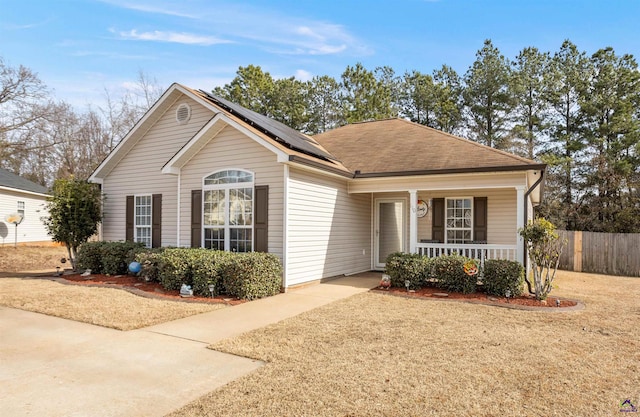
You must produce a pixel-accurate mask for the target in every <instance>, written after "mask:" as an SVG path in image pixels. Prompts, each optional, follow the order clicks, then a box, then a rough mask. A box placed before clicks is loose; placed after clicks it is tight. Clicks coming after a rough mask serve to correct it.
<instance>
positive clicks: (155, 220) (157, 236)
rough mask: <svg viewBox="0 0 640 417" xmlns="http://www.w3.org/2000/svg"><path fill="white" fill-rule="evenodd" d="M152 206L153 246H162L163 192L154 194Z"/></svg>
mask: <svg viewBox="0 0 640 417" xmlns="http://www.w3.org/2000/svg"><path fill="white" fill-rule="evenodd" d="M152 198H153V202H152V203H151V206H152V208H153V212H152V213H151V247H152V248H159V247H160V246H162V194H154V195H153V197H152Z"/></svg>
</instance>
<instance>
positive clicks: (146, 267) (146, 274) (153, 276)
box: [136, 248, 165, 282]
mask: <svg viewBox="0 0 640 417" xmlns="http://www.w3.org/2000/svg"><path fill="white" fill-rule="evenodd" d="M164 250H165V248H154V249H147V250H145V251H144V252H140V253H138V254H137V255H136V261H137V262H139V263H140V266H141V267H142V270H141V271H140V276H141V277H143V278H144V279H145V280H146V281H154V282H160V261H161V260H162V252H164Z"/></svg>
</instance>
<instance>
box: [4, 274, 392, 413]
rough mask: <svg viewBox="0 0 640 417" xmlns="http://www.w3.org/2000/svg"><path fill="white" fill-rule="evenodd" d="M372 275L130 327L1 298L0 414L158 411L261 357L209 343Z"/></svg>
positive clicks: (376, 277)
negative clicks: (26, 307) (8, 303)
mask: <svg viewBox="0 0 640 417" xmlns="http://www.w3.org/2000/svg"><path fill="white" fill-rule="evenodd" d="M379 282H380V274H375V273H366V274H360V275H359V276H355V277H346V278H340V279H337V280H333V281H329V282H327V283H323V284H318V285H312V286H309V287H306V288H301V289H298V290H293V291H289V292H287V293H286V294H279V295H276V296H275V297H269V298H266V299H262V300H257V301H253V302H250V303H245V304H241V305H238V306H234V307H229V308H224V309H220V310H216V311H212V312H209V313H204V314H200V315H197V316H192V317H187V318H185V319H180V320H176V321H174V322H169V323H164V324H160V325H157V326H151V327H147V328H144V329H139V330H133V331H129V332H122V331H119V330H112V329H107V328H103V327H98V326H93V325H89V324H84V323H78V322H74V321H70V320H66V319H60V318H57V317H51V316H46V315H43V314H38V313H31V312H27V311H22V310H16V309H11V308H5V307H0V415H2V416H11V417H20V416H48V417H49V416H51V417H52V416H65V417H68V416H92V417H95V416H163V415H165V414H167V413H169V412H171V411H173V410H175V409H177V408H180V407H182V406H183V405H185V404H187V403H189V402H191V401H193V400H195V399H197V398H199V397H200V396H202V395H204V394H206V393H208V392H211V391H213V390H215V389H216V388H218V387H220V386H222V385H225V384H226V383H228V382H230V381H232V380H234V379H236V378H239V377H241V376H243V375H246V374H247V373H250V372H252V371H254V370H256V369H258V368H259V367H260V366H262V365H263V364H262V362H260V361H256V360H251V359H247V358H242V357H238V356H234V355H229V354H225V353H220V352H216V351H213V350H210V349H206V346H207V345H209V344H210V343H212V342H215V341H217V340H221V339H224V338H227V337H233V336H235V335H237V334H240V333H243V332H245V331H249V330H253V329H256V328H259V327H263V326H266V325H268V324H271V323H275V322H277V321H280V320H282V319H284V318H287V317H292V316H295V315H297V314H300V313H302V312H304V311H308V310H311V309H313V308H316V307H319V306H321V305H324V304H328V303H330V302H333V301H335V300H339V299H341V298H346V297H349V296H351V295H354V294H357V293H359V292H363V291H367V290H368V289H369V288H372V287H374V286H376V285H377V284H378V283H379Z"/></svg>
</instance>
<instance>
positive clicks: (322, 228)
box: [90, 84, 545, 288]
mask: <svg viewBox="0 0 640 417" xmlns="http://www.w3.org/2000/svg"><path fill="white" fill-rule="evenodd" d="M544 170H545V165H544V164H540V163H538V162H535V161H531V160H528V159H525V158H521V157H519V156H515V155H512V154H509V153H506V152H502V151H499V150H496V149H493V148H489V147H486V146H483V145H480V144H478V143H475V142H472V141H469V140H466V139H462V138H458V137H455V136H452V135H449V134H446V133H443V132H440V131H438V130H435V129H431V128H429V127H425V126H422V125H418V124H415V123H411V122H408V121H405V120H400V119H390V120H381V121H371V122H363V123H356V124H351V125H347V126H344V127H340V128H337V129H335V130H332V131H329V132H326V133H323V134H320V135H317V136H315V137H310V136H307V135H304V134H302V133H300V132H298V131H296V130H293V129H291V128H289V127H287V126H285V125H283V124H282V123H279V122H276V121H274V120H272V119H270V118H268V117H265V116H263V115H260V114H257V113H255V112H253V111H250V110H247V109H245V108H243V107H241V106H238V105H237V104H234V103H231V102H229V101H227V100H224V99H222V98H219V97H216V96H214V95H212V94H210V93H207V92H205V91H201V90H200V91H197V90H193V89H190V88H187V87H185V86H182V85H179V84H173V85H172V86H171V87H170V88H169V89H168V90H167V91H166V92H165V93H164V94H163V95H162V97H161V98H160V99H159V100H158V102H157V103H155V105H154V106H153V107H152V108H151V109H150V110H149V111H148V112H147V113H146V114H145V115H144V117H143V118H142V119H141V120H140V121H139V122H138V123H137V124H136V125H135V127H134V128H133V129H132V130H131V131H130V132H129V134H128V135H127V136H126V137H125V138H124V139H123V140H122V141H121V142H120V144H119V145H118V146H117V147H116V148H115V149H114V151H113V152H112V153H111V154H110V155H109V156H108V157H107V158H106V159H105V160H104V161H103V162H102V163H101V164H100V166H99V167H98V168H97V169H96V170H95V171H94V173H93V174H92V175H91V178H90V180H91V181H93V182H96V183H99V184H101V186H102V190H103V192H104V194H105V195H106V200H105V205H104V220H103V224H102V231H101V233H102V238H103V239H104V240H123V239H129V240H135V241H140V242H144V243H145V244H146V245H147V246H150V247H151V246H154V247H155V246H178V247H205V248H213V249H221V250H228V251H229V250H230V251H266V252H270V253H273V254H275V255H277V256H278V257H279V258H280V259H281V260H282V264H283V267H284V276H283V287H284V288H288V287H291V286H295V285H299V284H303V283H306V282H310V281H316V280H321V279H323V278H329V277H335V276H338V275H343V274H354V273H358V272H362V271H369V270H372V269H382V268H383V267H384V264H385V259H386V257H387V255H389V254H390V253H392V252H396V251H405V252H419V253H423V254H425V255H428V256H437V255H439V254H441V253H450V252H452V251H458V252H460V253H465V254H467V255H470V256H481V257H494V258H495V257H497V258H508V259H515V260H518V261H520V262H524V246H523V243H522V241H521V239H520V238H519V236H518V232H517V231H518V229H519V228H520V227H522V226H524V225H525V221H526V219H528V218H531V217H532V213H533V207H534V206H536V205H537V204H538V203H539V202H540V199H541V196H542V192H541V190H542V181H543V174H544Z"/></svg>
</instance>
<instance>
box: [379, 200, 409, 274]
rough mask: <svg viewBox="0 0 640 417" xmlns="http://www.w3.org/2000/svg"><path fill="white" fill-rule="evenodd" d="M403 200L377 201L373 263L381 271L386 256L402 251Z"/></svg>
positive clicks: (403, 230) (403, 229) (403, 227)
mask: <svg viewBox="0 0 640 417" xmlns="http://www.w3.org/2000/svg"><path fill="white" fill-rule="evenodd" d="M404 206H405V200H404V199H378V200H376V211H375V225H374V229H375V238H374V246H375V247H374V252H375V254H374V255H375V256H374V262H375V267H376V268H379V269H382V268H384V266H385V261H386V259H387V256H389V255H390V254H392V253H394V252H402V251H404V241H405V238H404V234H405V229H406V227H405V208H404Z"/></svg>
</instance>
